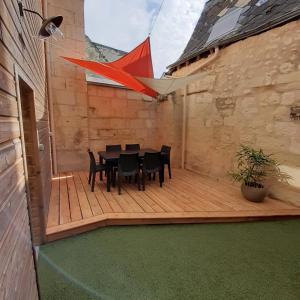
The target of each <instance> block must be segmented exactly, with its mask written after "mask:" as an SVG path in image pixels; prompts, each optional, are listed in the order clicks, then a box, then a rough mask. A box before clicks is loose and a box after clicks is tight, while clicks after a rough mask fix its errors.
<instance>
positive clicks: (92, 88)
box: [87, 84, 99, 96]
mask: <svg viewBox="0 0 300 300" xmlns="http://www.w3.org/2000/svg"><path fill="white" fill-rule="evenodd" d="M98 89H99V87H98V86H97V85H93V84H88V85H87V92H88V95H90V96H98Z"/></svg>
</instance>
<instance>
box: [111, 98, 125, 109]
mask: <svg viewBox="0 0 300 300" xmlns="http://www.w3.org/2000/svg"><path fill="white" fill-rule="evenodd" d="M110 103H111V107H112V109H114V110H116V112H118V111H125V110H127V99H124V98H123V99H120V98H110Z"/></svg>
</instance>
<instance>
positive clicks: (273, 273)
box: [38, 220, 300, 300]
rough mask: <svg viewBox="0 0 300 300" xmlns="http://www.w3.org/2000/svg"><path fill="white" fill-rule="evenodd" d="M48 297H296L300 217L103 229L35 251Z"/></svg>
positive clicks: (299, 290) (44, 295) (43, 290)
mask: <svg viewBox="0 0 300 300" xmlns="http://www.w3.org/2000/svg"><path fill="white" fill-rule="evenodd" d="M38 273H39V280H40V287H41V294H42V300H46V299H55V300H60V299H70V300H71V299H72V300H73V299H80V300H86V299H117V300H121V299H137V300H142V299H164V300H165V299H172V300H174V299H180V300H183V299H189V300H191V299H197V300H198V299H218V300H219V299H230V300H231V299H247V300H248V299H255V300H258V299H259V300H261V299H272V300H275V299H280V300H281V299H282V300H289V299H295V300H299V299H300V220H290V221H276V222H255V223H236V224H198V225H197V224H195V225H156V226H123V227H107V228H101V229H98V230H95V231H92V232H89V233H86V234H82V235H79V236H76V237H72V238H68V239H65V240H61V241H57V242H53V243H51V244H48V245H45V246H42V247H41V248H40V253H39V260H38Z"/></svg>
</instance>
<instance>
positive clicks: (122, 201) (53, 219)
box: [46, 169, 300, 241]
mask: <svg viewBox="0 0 300 300" xmlns="http://www.w3.org/2000/svg"><path fill="white" fill-rule="evenodd" d="M72 174H73V177H72ZM66 175H67V176H66ZM87 176H88V174H87V173H86V172H73V173H69V172H68V173H61V174H60V177H59V180H55V179H54V180H53V181H52V193H51V202H50V207H49V216H48V226H47V229H46V234H47V239H48V240H49V241H51V240H55V239H59V238H64V237H67V236H70V235H73V234H77V233H80V232H85V231H88V230H91V229H94V228H98V227H102V226H110V225H133V224H168V223H169V224H173V223H208V222H241V221H249V220H267V219H274V218H275V219H277V218H283V217H284V218H287V217H300V208H297V207H295V206H293V205H290V204H288V203H282V202H278V201H276V200H273V199H268V198H267V199H266V201H265V202H263V203H252V202H249V201H246V200H245V199H244V198H243V197H242V195H241V193H240V191H239V188H238V187H236V186H231V185H230V184H228V183H226V182H222V181H220V182H216V181H214V180H213V179H210V178H207V177H204V176H201V175H197V174H195V173H192V172H190V171H187V170H176V169H175V170H174V172H173V177H174V178H173V179H171V180H169V179H168V178H166V179H165V182H164V184H163V188H160V187H159V184H158V180H156V181H147V183H146V191H138V190H137V187H136V186H135V185H133V184H125V183H124V184H123V187H122V194H121V195H118V191H117V188H112V189H111V192H109V193H108V192H107V191H106V188H105V181H104V182H101V183H100V184H99V183H97V184H96V186H95V192H94V193H92V192H90V186H89V185H88V183H87ZM79 209H80V211H81V212H82V216H81V217H82V219H81V218H80V219H79ZM74 210H75V211H76V212H74ZM75 216H77V217H76V220H75ZM77 218H78V219H77Z"/></svg>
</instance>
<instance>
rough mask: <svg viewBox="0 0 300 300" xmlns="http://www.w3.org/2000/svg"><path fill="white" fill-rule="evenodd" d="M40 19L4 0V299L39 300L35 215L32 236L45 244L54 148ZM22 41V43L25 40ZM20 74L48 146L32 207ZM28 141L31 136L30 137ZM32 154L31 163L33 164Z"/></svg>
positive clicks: (0, 161) (0, 201) (0, 76)
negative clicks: (34, 249)
mask: <svg viewBox="0 0 300 300" xmlns="http://www.w3.org/2000/svg"><path fill="white" fill-rule="evenodd" d="M22 2H23V5H24V7H27V8H29V9H32V10H35V11H38V12H40V13H41V14H42V1H40V0H23V1H22ZM40 24H41V21H40V19H39V18H38V17H37V16H35V15H33V14H28V13H25V16H24V18H22V17H20V15H19V11H18V5H17V1H15V0H0V25H1V26H0V31H1V32H0V270H1V272H0V299H1V300H2V299H3V300H6V299H24V300H35V299H38V292H37V285H36V276H35V270H34V260H33V253H32V239H31V234H30V226H29V219H30V218H29V216H30V217H31V218H32V219H34V220H33V221H34V222H32V223H34V224H35V225H34V228H32V233H33V237H34V240H35V241H36V242H37V243H41V242H42V241H43V233H42V234H41V230H40V228H41V227H40V226H41V225H42V222H45V221H46V220H45V218H44V216H41V214H40V207H43V213H44V215H45V216H46V215H47V211H48V202H49V196H50V187H51V185H50V179H51V165H50V145H49V125H48V103H47V93H46V79H45V74H46V66H45V53H44V43H43V42H42V41H39V40H38V39H36V38H35V37H34V36H36V34H37V32H38V29H39V26H40ZM20 35H21V36H22V39H20V38H19V36H20ZM16 72H17V74H18V76H20V77H21V78H22V79H23V80H25V81H26V83H28V85H29V86H30V88H31V89H32V91H33V95H34V111H35V117H36V124H35V125H36V128H37V134H38V138H39V143H40V144H43V145H44V146H45V150H44V151H39V152H38V155H37V156H38V157H35V159H37V160H38V162H39V166H40V168H39V170H34V171H36V172H39V173H40V178H41V184H40V187H37V186H36V185H35V184H30V185H29V189H30V190H31V191H32V194H33V195H34V194H36V193H35V190H36V189H39V190H40V192H41V197H38V198H36V199H32V201H30V202H29V206H30V207H31V212H29V211H28V208H27V207H28V200H27V199H28V198H27V194H26V176H25V169H24V160H25V158H24V157H23V153H22V136H21V135H22V130H21V129H22V126H21V124H20V123H19V122H20V116H19V113H18V101H19V99H18V96H17V95H18V87H17V85H18V81H17V80H16V78H17V77H16ZM25 138H27V137H25ZM33 159H34V158H33V157H30V155H28V157H27V160H28V161H29V162H30V161H31V160H32V161H33Z"/></svg>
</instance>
